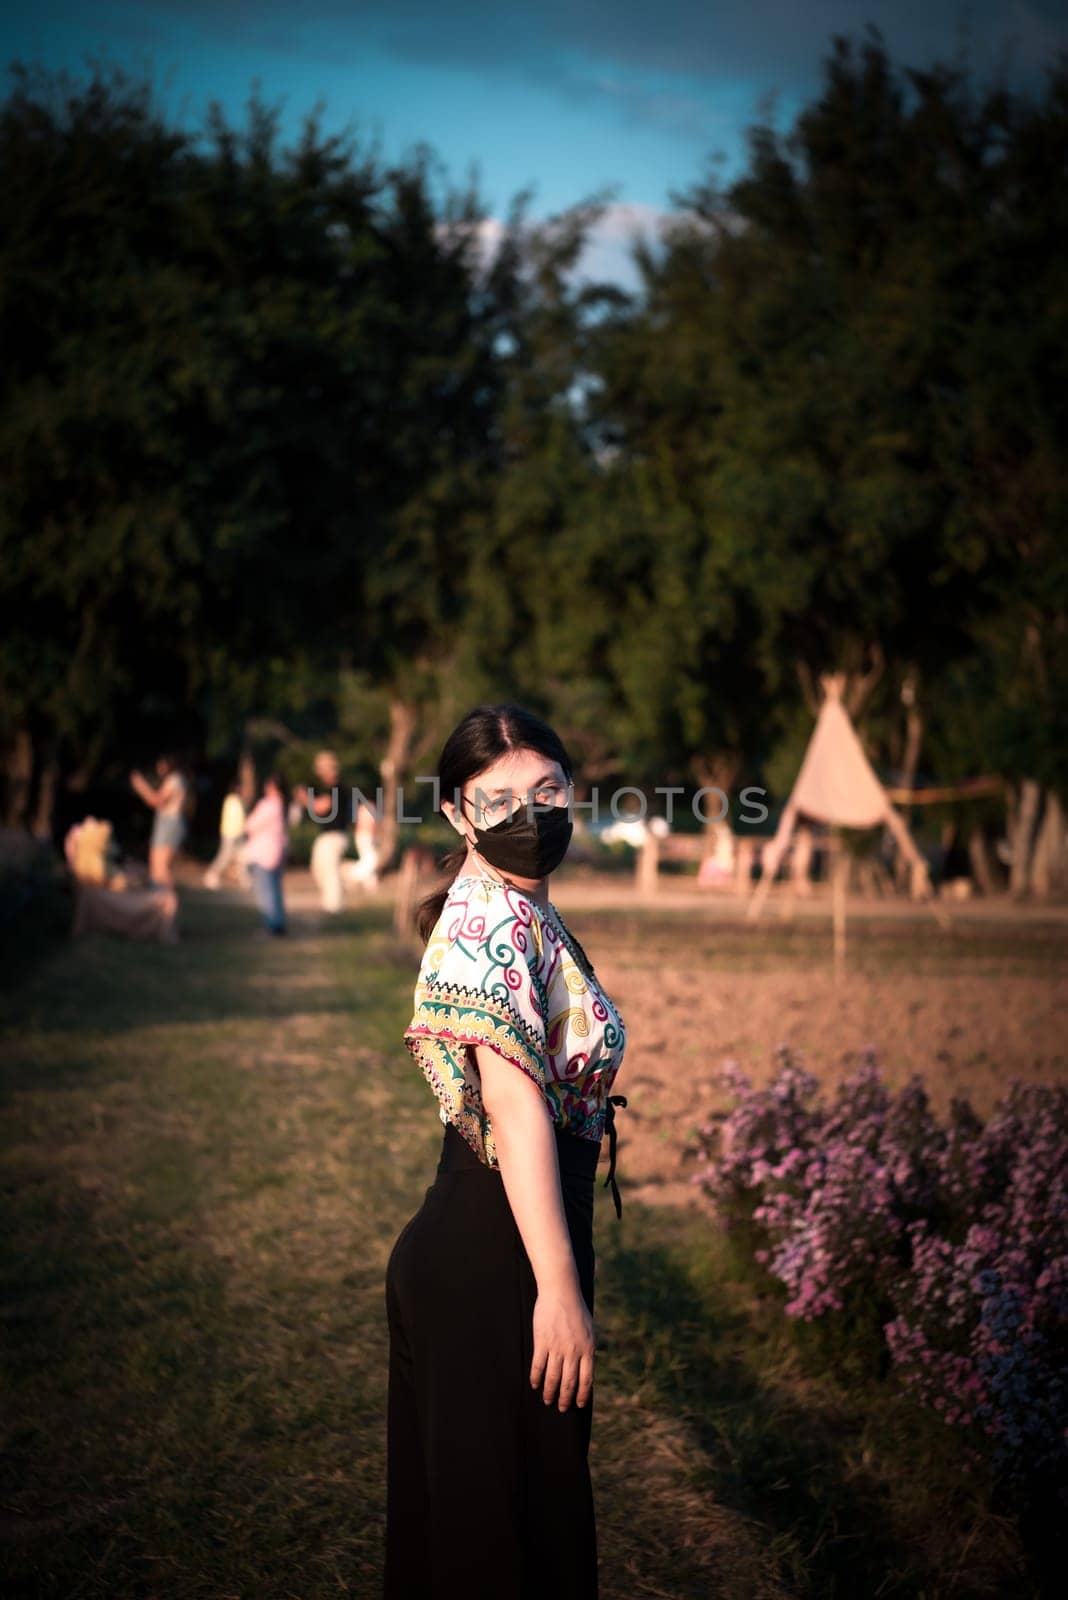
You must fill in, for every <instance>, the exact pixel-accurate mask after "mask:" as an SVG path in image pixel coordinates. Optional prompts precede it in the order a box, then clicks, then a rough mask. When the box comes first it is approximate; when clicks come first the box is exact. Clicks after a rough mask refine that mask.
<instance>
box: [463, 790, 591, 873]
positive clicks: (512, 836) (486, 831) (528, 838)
mask: <svg viewBox="0 0 1068 1600" xmlns="http://www.w3.org/2000/svg"><path fill="white" fill-rule="evenodd" d="M468 804H470V802H468ZM531 812H532V814H528V809H527V807H526V805H521V806H519V807H517V809H516V810H515V811H513V812H512V815H511V816H510V817H509V818H508V820H507V821H506V822H498V823H497V824H496V825H495V826H494V827H492V828H480V827H479V826H478V825H477V823H474V822H472V824H471V826H472V827H473V828H474V830H475V840H476V845H475V848H476V849H477V850H478V853H479V855H480V856H482V858H483V859H484V860H486V861H488V862H489V864H490V866H491V867H496V868H497V869H498V871H500V872H511V873H513V874H514V875H515V876H516V877H517V878H544V877H545V876H546V875H547V874H548V873H550V872H553V871H554V870H555V869H556V868H557V867H558V866H559V865H560V863H561V861H562V860H563V859H564V857H565V856H566V855H567V847H568V845H569V844H570V843H571V835H572V832H573V831H574V826H573V824H572V821H571V818H570V817H569V816H568V814H567V806H534V807H532V808H531Z"/></svg>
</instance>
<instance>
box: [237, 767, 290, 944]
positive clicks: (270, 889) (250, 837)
mask: <svg viewBox="0 0 1068 1600" xmlns="http://www.w3.org/2000/svg"><path fill="white" fill-rule="evenodd" d="M245 837H246V841H247V842H246V844H245V862H246V865H247V866H248V870H249V876H250V878H251V880H252V892H253V894H254V895H255V896H256V901H257V904H258V905H259V908H260V910H261V911H262V912H263V923H264V927H265V929H266V931H267V933H268V934H270V935H272V936H273V937H275V938H277V937H278V936H280V935H281V934H284V933H285V931H286V912H285V903H284V901H283V897H282V874H283V872H284V871H285V860H286V850H287V848H288V844H289V834H288V831H287V829H286V798H285V791H284V789H283V787H282V780H281V778H280V777H279V776H278V774H277V773H276V772H272V773H270V774H269V776H268V777H267V778H266V779H265V780H264V785H263V798H262V799H261V800H258V801H257V802H256V804H255V805H254V806H253V807H252V810H251V811H250V812H249V814H248V816H247V817H246V819H245Z"/></svg>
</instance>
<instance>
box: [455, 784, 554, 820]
mask: <svg viewBox="0 0 1068 1600" xmlns="http://www.w3.org/2000/svg"><path fill="white" fill-rule="evenodd" d="M566 793H567V790H566V789H564V788H562V787H561V785H560V784H558V783H548V784H543V785H542V786H541V788H540V789H535V790H534V791H533V793H532V794H529V795H516V794H514V793H513V792H512V790H510V789H506V790H505V791H504V793H503V794H500V795H482V791H481V790H480V789H478V788H477V787H476V789H475V796H476V798H475V800H471V799H470V797H469V796H468V795H466V794H461V796H460V804H461V805H462V804H463V803H464V801H465V800H466V801H467V804H468V805H469V806H472V807H473V809H474V810H475V812H476V822H477V816H478V814H479V813H480V814H481V815H482V816H483V817H486V818H492V819H494V820H497V819H498V818H500V817H504V816H510V815H512V814H513V813H514V812H515V811H517V810H518V808H519V807H520V806H521V805H525V806H553V805H558V804H559V798H558V797H559V796H560V795H562V794H566ZM480 795H482V800H481V804H479V801H478V796H480Z"/></svg>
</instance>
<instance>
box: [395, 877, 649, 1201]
mask: <svg viewBox="0 0 1068 1600" xmlns="http://www.w3.org/2000/svg"><path fill="white" fill-rule="evenodd" d="M588 965H589V963H588V959H587V960H586V961H585V962H584V961H583V953H582V952H581V946H579V945H578V944H577V941H576V940H575V939H574V936H573V935H572V934H571V933H569V931H568V929H567V928H566V927H565V926H564V922H563V919H562V918H561V916H560V913H559V912H558V911H557V910H556V907H555V906H554V905H553V904H552V901H550V902H549V910H548V911H543V910H542V908H541V906H539V905H538V904H536V902H535V901H533V900H531V899H530V898H529V897H528V896H527V895H525V894H524V893H523V892H522V891H521V890H520V889H516V888H515V887H514V886H513V885H511V884H506V883H501V882H499V881H497V880H496V879H492V878H483V877H479V876H476V875H472V874H464V875H461V876H460V877H458V878H455V879H454V880H453V883H452V885H451V887H450V889H449V893H448V896H447V898H446V901H445V905H444V906H443V908H442V911H441V915H440V916H439V918H438V920H437V923H436V924H435V926H434V930H433V932H432V933H431V935H430V938H429V940H428V942H427V947H426V950H425V952H424V955H423V960H422V964H421V966H420V969H419V978H418V982H417V983H416V986H415V1013H414V1015H413V1017H412V1020H411V1022H410V1023H409V1024H408V1027H407V1028H406V1029H405V1033H404V1042H405V1044H406V1045H407V1046H408V1049H409V1050H410V1051H411V1052H412V1054H413V1056H414V1057H415V1059H416V1060H417V1061H418V1063H419V1065H420V1067H421V1068H422V1070H423V1075H424V1076H425V1078H426V1080H427V1082H428V1083H429V1084H430V1087H431V1088H432V1089H433V1090H434V1093H435V1094H436V1095H437V1097H438V1100H439V1102H440V1108H439V1116H440V1118H441V1120H442V1122H444V1123H449V1122H451V1123H453V1124H454V1125H455V1126H456V1127H457V1128H458V1129H459V1131H460V1133H462V1134H463V1136H464V1138H465V1139H466V1140H467V1142H468V1144H469V1145H470V1146H471V1148H472V1149H473V1150H474V1151H475V1153H476V1155H477V1156H478V1157H479V1159H480V1160H481V1161H482V1162H483V1163H484V1164H485V1165H486V1166H488V1167H496V1166H497V1164H498V1163H497V1152H496V1147H495V1145H494V1139H493V1125H492V1122H491V1121H490V1118H489V1116H488V1115H487V1113H486V1112H485V1110H484V1109H483V1105H482V1094H481V1088H480V1082H479V1074H478V1069H477V1067H476V1066H475V1064H474V1062H473V1060H472V1059H471V1057H470V1056H469V1054H468V1051H467V1050H466V1048H465V1046H467V1045H479V1044H484V1045H489V1046H490V1048H491V1049H493V1050H495V1051H496V1052H497V1054H498V1055H501V1056H503V1057H504V1058H505V1059H506V1060H507V1061H512V1062H514V1063H515V1065H516V1066H517V1067H518V1068H519V1070H520V1071H521V1072H526V1073H527V1074H528V1075H529V1076H530V1077H531V1078H533V1079H534V1081H535V1083H537V1084H538V1085H539V1086H540V1087H541V1089H542V1090H543V1092H544V1094H545V1097H546V1100H547V1102H548V1107H549V1111H550V1113H551V1115H552V1119H553V1122H554V1123H555V1124H556V1126H557V1128H558V1129H559V1130H561V1131H565V1130H566V1131H567V1132H568V1133H571V1134H576V1135H578V1137H580V1138H583V1139H594V1140H600V1139H601V1138H602V1136H603V1134H604V1131H605V1126H606V1115H607V1120H608V1124H609V1127H611V1121H612V1108H611V1105H609V1103H608V1097H609V1093H610V1091H611V1088H612V1083H613V1081H614V1079H615V1076H616V1073H617V1072H618V1071H619V1067H620V1064H621V1062H622V1060H623V1049H624V1044H625V1031H624V1024H623V1018H622V1017H621V1016H620V1014H619V1012H618V1011H617V1010H616V1008H615V1006H614V1005H613V1004H612V1002H611V1001H610V1000H609V998H608V996H607V995H606V994H605V992H604V990H603V989H602V988H601V986H600V984H599V983H598V982H597V980H596V978H595V977H594V975H593V974H592V973H587V971H586V968H587V967H588ZM614 1100H615V1103H617V1104H622V1105H625V1104H626V1101H625V1099H624V1098H623V1097H622V1096H615V1097H614ZM613 1142H614V1141H613ZM618 1209H619V1206H618V1199H617V1211H618Z"/></svg>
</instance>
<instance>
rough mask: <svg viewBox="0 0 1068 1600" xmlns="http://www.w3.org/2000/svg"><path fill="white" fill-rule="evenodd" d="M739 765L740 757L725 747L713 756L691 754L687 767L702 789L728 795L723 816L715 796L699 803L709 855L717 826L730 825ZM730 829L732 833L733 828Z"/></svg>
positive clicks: (724, 826)
mask: <svg viewBox="0 0 1068 1600" xmlns="http://www.w3.org/2000/svg"><path fill="white" fill-rule="evenodd" d="M741 766H742V758H741V756H739V755H734V754H732V753H731V752H730V751H726V750H721V751H718V752H717V753H716V754H715V755H713V756H694V757H693V759H692V760H691V762H690V770H691V772H692V773H693V775H694V777H695V778H696V779H697V782H698V784H699V785H700V787H701V788H702V789H721V790H722V791H723V793H724V794H725V795H726V796H727V809H726V810H725V811H724V812H723V816H722V817H720V816H719V815H718V813H719V812H720V811H722V810H723V803H722V802H721V801H720V800H719V799H718V797H716V796H713V795H709V796H708V797H707V798H706V799H704V800H703V801H702V804H701V810H702V811H703V812H704V813H705V822H704V829H705V850H706V853H707V854H709V855H712V854H714V853H715V835H716V830H717V828H731V820H730V792H731V788H732V786H733V785H734V783H735V782H736V781H737V778H738V773H739V772H740V771H741ZM731 832H732V833H733V832H734V829H733V828H731Z"/></svg>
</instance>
